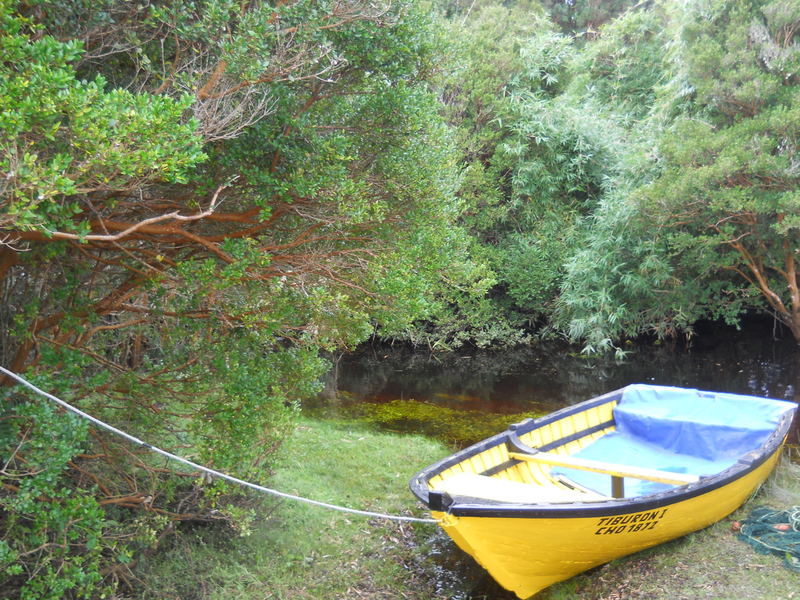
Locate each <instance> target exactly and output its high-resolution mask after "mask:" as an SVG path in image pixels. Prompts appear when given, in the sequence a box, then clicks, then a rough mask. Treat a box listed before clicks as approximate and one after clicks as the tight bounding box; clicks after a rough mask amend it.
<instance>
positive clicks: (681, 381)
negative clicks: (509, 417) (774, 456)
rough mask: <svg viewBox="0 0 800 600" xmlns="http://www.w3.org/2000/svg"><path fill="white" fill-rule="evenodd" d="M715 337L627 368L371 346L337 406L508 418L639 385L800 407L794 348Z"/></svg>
mask: <svg viewBox="0 0 800 600" xmlns="http://www.w3.org/2000/svg"><path fill="white" fill-rule="evenodd" d="M714 339H715V341H716V342H717V343H715V344H713V345H705V346H697V345H695V346H693V347H686V346H683V345H681V346H676V345H661V346H654V345H650V346H642V347H637V348H635V349H634V348H632V352H631V354H630V355H629V356H628V358H627V359H625V360H624V361H617V360H614V359H613V358H612V357H592V358H587V357H583V356H580V355H579V354H578V353H577V351H576V349H575V348H574V347H570V346H567V345H565V344H559V343H545V344H541V345H538V346H536V347H534V348H524V349H515V350H508V351H503V352H474V353H470V354H451V355H445V356H442V355H432V354H427V353H419V352H413V351H410V350H409V349H407V348H396V349H393V348H387V347H369V348H366V349H364V350H362V351H361V352H360V353H358V354H355V355H349V356H343V357H341V358H340V360H339V361H338V364H337V367H336V368H335V369H334V371H332V373H331V375H330V380H329V381H328V392H329V393H328V398H329V399H330V398H331V397H332V396H334V395H335V394H336V393H337V392H347V394H348V395H349V396H350V397H355V398H356V399H357V400H358V401H367V402H382V401H389V400H396V399H415V400H418V401H424V402H428V403H434V404H437V405H441V406H444V407H448V408H454V409H459V410H475V411H480V412H487V413H501V414H505V413H519V412H524V411H526V410H535V411H536V412H540V411H541V410H542V409H550V410H553V409H556V408H559V407H562V406H566V405H569V404H574V403H576V402H579V401H581V400H585V399H587V398H590V397H592V396H596V395H598V394H601V393H604V392H608V391H611V390H614V389H617V388H621V387H624V386H625V385H628V384H630V383H654V384H660V385H674V386H680V387H695V388H699V389H707V390H714V391H724V392H734V393H742V394H752V395H756V396H768V397H772V398H780V399H785V400H795V401H798V400H800V394H798V389H800V385H798V384H799V383H800V381H799V379H800V353H799V352H798V348H797V344H796V343H795V342H794V341H793V340H791V339H787V338H785V337H784V338H782V339H778V340H776V339H773V338H772V336H771V335H764V334H763V332H761V331H759V330H758V329H753V328H751V329H749V330H748V331H745V332H742V333H738V334H737V333H735V332H730V331H727V330H723V331H721V332H720V333H719V335H718V336H716V337H715V338H714ZM340 399H341V398H340Z"/></svg>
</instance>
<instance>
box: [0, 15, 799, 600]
mask: <svg viewBox="0 0 800 600" xmlns="http://www.w3.org/2000/svg"><path fill="white" fill-rule="evenodd" d="M798 31H800V9H798V8H797V7H796V6H795V5H794V4H793V3H790V2H784V1H780V0H771V1H767V0H747V1H736V2H733V1H726V0H693V1H691V2H686V3H672V2H668V1H666V0H664V1H661V2H659V1H653V2H637V3H632V2H603V3H600V2H596V1H586V2H577V1H576V2H549V1H542V2H535V1H533V0H520V1H519V2H505V3H500V2H495V1H493V0H477V1H474V2H463V1H460V0H459V1H456V2H446V3H433V5H432V6H427V5H426V6H423V4H422V3H419V2H415V1H413V0H386V1H385V2H381V3H374V2H365V1H363V0H348V1H347V2H340V1H335V2H327V1H325V2H317V1H312V0H291V1H289V2H276V3H269V2H260V1H259V2H240V1H234V0H221V1H220V0H216V1H203V2H194V1H189V0H179V1H169V2H167V1H163V2H162V1H158V2H149V3H143V4H142V3H129V2H123V1H121V0H100V1H91V2H90V1H86V0H0V56H2V60H0V284H2V285H1V286H0V293H2V302H0V360H2V364H3V365H5V366H8V367H10V368H12V369H14V370H15V371H18V372H27V373H28V374H29V375H30V376H31V377H34V378H37V381H39V382H40V383H41V384H42V385H44V386H45V387H47V388H48V389H50V390H52V391H57V392H58V393H59V394H61V395H62V396H63V397H65V398H66V399H68V400H70V401H72V402H74V403H76V404H78V405H79V406H80V407H81V408H84V409H86V410H88V411H89V412H91V413H93V414H96V415H97V416H98V417H100V418H103V419H106V420H108V421H110V422H113V423H114V424H115V425H117V426H119V427H121V428H123V429H126V430H129V431H131V432H132V433H133V434H135V435H137V436H139V437H142V438H145V439H149V440H152V441H153V442H154V443H158V444H159V445H162V446H165V447H168V448H172V449H175V450H178V451H180V452H181V453H183V454H186V455H188V456H192V457H195V458H197V459H199V460H202V461H204V462H207V463H209V464H211V465H214V466H216V467H219V468H222V469H226V470H229V471H232V472H234V473H236V474H238V475H242V476H249V477H254V478H256V477H261V476H264V474H267V473H269V471H270V467H271V465H272V455H273V453H274V451H275V449H276V448H277V447H278V446H279V445H280V443H281V441H282V440H283V439H284V437H285V435H286V432H287V431H289V429H290V427H291V424H292V422H293V419H294V418H295V416H296V415H297V412H298V410H299V404H300V402H299V401H300V400H302V399H303V398H307V397H309V396H312V395H314V394H315V393H316V392H317V390H318V387H319V384H318V379H319V376H320V374H321V373H323V372H324V371H325V369H327V368H328V364H327V362H326V361H325V360H323V359H322V358H321V356H323V355H324V353H325V352H329V351H332V350H336V349H341V348H351V347H353V346H355V345H357V344H359V343H360V342H362V341H364V340H366V339H367V338H369V337H370V336H380V337H383V338H390V339H394V340H397V339H401V340H406V341H410V342H411V343H413V344H418V345H425V346H427V347H429V348H432V349H442V348H448V347H456V346H459V345H463V344H474V345H477V346H481V347H491V346H498V345H512V344H521V343H527V342H529V341H530V340H531V339H533V338H534V336H536V335H546V334H550V335H563V336H566V337H569V338H570V339H572V340H573V341H576V342H580V343H581V344H583V345H584V346H585V348H586V349H587V350H594V351H601V350H608V349H614V348H621V347H622V345H621V342H622V341H624V340H625V339H628V338H632V337H636V336H642V335H655V336H662V337H663V336H678V335H691V333H692V326H693V324H694V323H695V322H697V320H699V319H704V318H714V319H720V318H721V319H725V320H726V321H727V322H729V323H736V322H738V321H739V319H741V318H742V316H743V315H745V314H747V313H748V312H752V311H761V312H768V313H769V314H773V315H774V316H775V318H776V319H778V320H779V321H781V322H782V323H784V324H785V325H786V326H787V328H788V329H789V330H791V332H792V333H793V334H794V336H795V337H796V338H797V339H798V340H800V283H798V275H797V265H796V260H797V258H796V253H797V247H798V242H800V240H798V238H797V236H798V229H800V216H799V215H800V206H798V194H797V188H798V184H799V183H800V181H799V180H798V178H799V177H800V169H798V164H800V163H798V157H797V140H798V137H800V129H799V127H800V126H798V123H800V105H798V91H799V90H800V88H799V87H798V86H799V85H800V81H798V77H799V76H798V69H800V39H798ZM6 383H8V382H6ZM0 401H2V402H3V405H2V406H3V414H2V415H0V447H2V448H3V456H4V460H3V463H2V464H3V465H4V467H3V469H2V471H0V479H1V480H2V489H1V490H0V506H2V511H3V512H2V519H0V568H2V569H3V571H4V573H5V574H6V575H7V577H5V578H4V579H3V581H2V582H0V592H2V595H3V596H4V597H9V598H33V597H58V596H67V597H68V596H75V597H81V596H83V597H93V596H97V595H100V594H101V593H103V590H107V591H108V592H109V593H111V591H110V590H112V589H113V588H114V587H115V586H117V585H119V584H120V582H131V581H133V579H131V578H130V573H131V572H133V571H134V570H135V568H136V560H137V559H136V558H132V557H133V556H136V555H142V553H146V552H151V551H152V549H153V548H155V547H157V546H158V544H159V542H162V541H163V540H164V539H165V538H166V537H168V536H169V535H171V534H173V533H174V532H176V531H177V530H179V524H180V522H183V521H192V522H211V521H219V522H222V523H224V524H225V525H226V526H229V527H233V528H234V529H235V530H236V531H238V532H239V533H246V532H247V531H248V519H250V518H251V517H252V512H251V508H252V507H251V506H250V504H249V502H248V501H246V500H245V499H243V498H242V497H241V496H240V495H238V494H237V491H236V490H232V489H229V488H226V487H225V486H221V485H218V484H212V483H211V482H208V481H202V480H197V479H196V478H195V477H194V476H192V475H191V474H188V473H173V472H172V471H171V470H170V469H165V468H164V465H163V464H162V463H161V462H158V461H155V459H153V457H151V456H148V455H147V454H146V453H144V452H143V451H140V450H139V449H135V448H131V447H128V446H126V445H125V444H122V443H120V442H119V441H118V440H114V439H111V438H109V437H107V436H105V435H102V434H100V433H98V432H96V431H94V430H93V429H91V428H90V429H88V430H86V429H84V428H83V426H78V425H76V424H75V423H74V421H73V420H72V419H67V418H66V417H64V416H63V415H61V414H59V413H56V412H53V411H52V410H51V409H50V408H48V407H46V406H44V405H42V403H41V402H42V401H41V400H40V399H38V398H34V397H31V396H29V395H27V394H23V393H22V392H20V391H19V389H17V388H13V387H8V388H7V389H5V390H4V391H3V393H2V396H0ZM45 438H46V439H47V444H45V443H44V442H43V439H45ZM48 452H51V453H52V457H51V458H49V459H48V458H47V456H48V454H47V453H48ZM45 463H46V464H45ZM56 574H58V575H59V578H58V581H57V582H56ZM59 586H60V587H59ZM47 594H50V596H48V595H47Z"/></svg>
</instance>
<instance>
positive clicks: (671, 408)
mask: <svg viewBox="0 0 800 600" xmlns="http://www.w3.org/2000/svg"><path fill="white" fill-rule="evenodd" d="M796 407H797V405H796V404H794V403H792V402H785V401H782V400H773V399H770V398H759V397H756V396H743V395H738V394H727V393H717V392H703V391H700V390H693V389H684V388H674V387H663V386H652V385H631V386H628V387H627V388H625V389H624V391H623V394H622V399H621V400H620V402H619V403H618V404H617V406H616V408H615V409H614V420H615V421H616V426H617V431H616V432H614V433H611V434H608V435H605V436H603V437H602V438H600V439H599V440H597V441H596V442H594V443H593V444H591V445H589V446H587V447H586V448H583V449H582V450H581V451H580V452H578V453H577V454H575V456H578V457H581V458H588V459H593V460H600V461H605V462H612V463H620V464H627V465H636V466H641V467H648V468H651V469H658V470H661V471H671V472H674V473H691V474H693V475H713V474H714V473H718V472H720V471H722V470H724V469H726V468H728V467H729V466H731V465H733V464H734V463H735V462H736V461H737V460H738V459H739V458H740V457H741V456H743V455H744V454H746V453H747V452H749V451H751V450H757V449H758V448H760V447H761V446H762V445H763V444H764V442H765V441H766V440H767V438H768V437H769V435H770V434H771V433H772V432H773V431H775V428H776V427H777V425H778V423H779V422H780V420H781V418H782V417H783V415H784V414H786V413H788V412H791V411H793V410H794V409H795V408H796ZM553 473H556V474H563V475H565V476H566V477H568V478H569V479H572V480H573V481H575V482H576V483H579V484H581V485H583V486H585V487H587V488H590V489H593V490H595V491H597V492H600V493H601V494H605V495H611V477H610V476H608V475H603V474H601V473H591V472H589V471H580V470H577V469H568V468H557V469H553ZM670 487H674V486H670V485H667V484H662V483H656V482H652V481H644V480H638V479H633V478H626V479H625V497H634V496H640V495H645V494H651V493H654V492H657V491H661V490H665V489H668V488H670Z"/></svg>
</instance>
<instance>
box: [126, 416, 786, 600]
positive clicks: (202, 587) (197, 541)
mask: <svg viewBox="0 0 800 600" xmlns="http://www.w3.org/2000/svg"><path fill="white" fill-rule="evenodd" d="M449 453H450V450H449V449H448V448H447V447H445V446H444V445H442V444H440V443H438V442H436V441H433V440H431V439H428V438H425V437H422V436H415V435H402V434H394V433H387V432H377V431H375V430H372V429H369V428H368V427H366V426H363V425H354V424H349V423H346V422H334V421H324V420H311V419H306V420H303V421H302V422H301V423H300V424H299V425H298V427H297V428H296V429H295V431H294V434H293V435H292V437H291V438H290V439H289V440H287V442H286V443H285V445H284V446H283V448H282V450H281V455H280V462H279V464H278V465H277V466H276V474H275V476H274V477H273V478H272V480H271V481H270V485H271V486H273V487H275V488H277V489H280V490H283V491H287V492H290V493H295V494H298V495H301V496H307V497H310V498H314V499H316V500H321V501H324V502H330V503H333V504H340V505H345V506H350V507H353V508H361V509H366V510H370V511H375V512H381V513H390V514H408V515H414V516H425V513H424V512H423V511H422V510H421V509H420V508H419V507H418V505H417V503H416V502H415V500H414V499H413V497H412V495H411V494H410V492H409V491H408V488H407V482H408V479H409V478H410V477H411V476H412V475H413V474H414V473H415V472H416V471H417V470H418V469H419V468H421V467H423V466H425V465H427V464H430V463H431V462H433V461H435V460H437V459H439V458H441V457H443V456H446V455H447V454H449ZM761 504H769V505H772V506H774V507H776V508H786V507H789V506H792V505H798V504H800V467H799V466H798V465H796V464H794V465H792V464H789V463H788V461H785V462H784V464H782V465H781V466H780V467H779V469H778V470H777V472H776V474H775V475H774V476H773V477H772V478H771V479H770V481H769V482H768V483H767V484H766V485H765V486H764V488H763V489H762V491H761V492H760V493H759V495H758V496H757V497H756V498H754V499H753V500H751V501H750V502H749V503H748V504H747V505H745V506H744V507H743V508H741V509H740V510H739V511H737V512H736V513H734V515H732V516H731V517H730V518H727V519H725V520H723V521H721V522H720V523H718V524H716V525H714V526H712V527H710V528H708V529H706V530H704V531H701V532H698V533H695V534H692V535H689V536H686V537H684V538H681V539H679V540H675V541H673V542H670V543H667V544H663V545H660V546H658V547H656V548H652V549H649V550H646V551H644V552H640V553H638V554H635V555H632V556H629V557H625V558H622V559H619V560H617V561H614V562H612V563H610V564H608V565H605V566H602V567H599V568H597V569H594V570H592V571H590V572H588V573H586V574H583V575H580V576H578V577H575V578H573V579H571V580H569V581H566V582H563V583H561V584H557V585H555V586H553V587H551V588H549V589H547V590H544V591H543V592H542V593H540V594H539V595H538V596H537V597H536V600H622V599H624V600H645V599H646V600H681V599H686V600H689V599H691V600H698V599H712V600H743V599H745V598H747V599H748V600H767V599H769V600H774V599H780V600H790V599H793V598H796V599H798V600H800V588H798V576H797V573H795V572H792V571H790V570H788V569H786V568H784V567H783V566H782V564H781V559H780V558H779V557H775V556H771V555H762V554H758V553H756V552H755V550H753V549H752V548H751V547H750V546H749V545H747V544H746V543H744V542H742V541H741V540H740V539H739V538H738V537H737V536H736V535H735V534H734V533H733V532H732V531H731V523H732V522H733V520H735V519H742V518H744V517H745V516H746V515H747V514H748V513H749V512H750V510H752V508H754V507H755V506H758V505H761ZM136 574H137V576H138V577H139V582H138V584H137V585H136V588H135V589H137V590H138V591H137V594H136V595H135V596H134V597H135V598H140V599H148V600H149V599H156V598H158V599H159V600H162V599H163V600H168V599H171V598H174V599H178V598H179V599H181V600H223V599H224V600H265V599H276V600H300V599H303V600H305V599H308V600H311V599H313V600H334V599H336V600H338V599H344V598H347V599H354V598H355V599H358V598H365V599H370V600H382V599H387V600H388V599H392V600H394V599H399V598H405V599H409V600H445V599H448V600H454V599H457V600H470V599H474V600H478V599H480V600H499V599H503V600H505V599H510V598H513V596H512V595H511V594H509V593H507V592H504V591H502V590H500V589H499V588H498V587H497V586H496V585H495V584H492V583H488V584H487V577H486V576H485V574H484V572H483V570H482V569H480V567H478V566H477V565H475V564H474V562H473V561H472V560H471V559H469V558H468V557H466V556H465V555H464V554H463V553H462V552H461V551H460V550H458V549H457V548H455V546H454V545H453V544H452V543H451V542H450V541H449V540H448V539H447V538H446V536H444V534H442V533H441V532H440V531H439V529H438V528H437V527H434V526H431V525H424V524H420V525H418V524H415V525H409V524H398V523H394V522H387V521H382V520H377V519H370V518H364V517H360V516H353V515H346V514H343V513H338V512H331V511H328V510H325V509H321V508H317V507H312V506H308V505H304V504H298V503H296V502H290V501H279V502H276V501H273V500H265V501H264V503H263V505H262V506H261V508H260V511H259V513H258V518H257V519H256V521H255V523H254V527H253V532H252V533H251V535H249V536H247V537H239V536H236V535H235V534H232V533H231V532H229V531H227V530H222V529H220V528H217V527H208V526H205V527H200V528H196V529H194V530H191V531H184V532H183V533H182V534H181V535H180V536H176V537H175V538H173V539H172V540H170V542H169V543H168V544H167V545H166V547H165V548H164V549H163V550H160V551H159V552H158V553H156V554H155V555H154V556H152V557H149V558H146V559H145V558H143V559H142V563H141V564H140V565H139V567H138V569H137V572H136Z"/></svg>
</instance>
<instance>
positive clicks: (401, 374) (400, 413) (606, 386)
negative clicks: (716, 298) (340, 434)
mask: <svg viewBox="0 0 800 600" xmlns="http://www.w3.org/2000/svg"><path fill="white" fill-rule="evenodd" d="M630 350H631V352H630V354H629V356H628V357H627V358H626V359H625V360H623V361H617V360H614V359H613V358H611V357H607V358H596V357H595V358H588V357H584V356H580V355H579V353H578V352H579V351H578V349H577V348H574V347H569V346H566V345H563V344H559V343H544V344H540V345H537V346H536V347H533V348H528V349H518V350H510V351H502V352H472V353H462V354H451V355H446V356H442V355H431V354H429V353H424V352H412V351H410V350H408V349H405V348H387V347H385V346H374V347H367V348H365V349H362V350H361V352H359V353H358V354H355V355H345V356H342V357H340V358H339V360H338V361H337V363H336V368H335V369H334V371H333V372H332V373H331V375H330V377H329V379H328V381H327V385H326V390H325V392H323V394H322V395H321V397H320V399H319V400H318V401H317V402H315V403H314V404H313V406H312V407H310V408H313V409H315V410H319V411H321V412H323V413H327V414H336V413H342V414H344V413H346V414H349V415H350V416H352V415H353V414H356V415H359V416H362V417H363V418H365V419H366V420H369V421H371V422H375V423H378V424H379V425H382V426H384V427H386V428H388V429H393V430H400V431H408V432H420V433H424V434H427V435H432V436H437V437H440V438H442V439H444V441H446V442H448V443H451V444H453V445H460V446H463V445H466V444H469V443H472V442H475V441H477V440H479V439H482V438H483V437H486V436H487V435H490V434H492V433H496V432H498V431H500V430H502V429H504V428H505V426H506V425H507V424H508V423H510V422H514V421H515V420H519V419H521V418H523V417H524V416H536V415H541V414H545V413H548V412H551V411H553V410H555V409H557V408H560V407H563V406H567V405H570V404H574V403H577V402H580V401H582V400H585V399H587V398H590V397H593V396H596V395H599V394H602V393H605V392H608V391H611V390H615V389H617V388H621V387H623V386H625V385H628V384H630V383H653V384H659V385H671V386H680V387H694V388H699V389H705V390H714V391H725V392H733V393H742V394H752V395H756V396H768V397H772V398H779V399H785V400H793V401H796V402H797V401H800V351H798V346H797V344H796V343H795V342H794V340H793V339H791V336H787V335H782V336H776V335H775V332H774V331H773V327H772V323H771V322H769V321H766V322H765V321H761V322H756V323H750V324H749V325H748V326H747V327H746V328H745V329H744V330H743V331H738V332H737V331H735V330H732V329H728V328H722V327H720V328H716V329H714V330H713V331H711V332H704V335H703V336H702V337H701V338H700V339H699V341H696V342H695V343H694V344H693V345H691V346H689V347H687V346H686V345H685V344H682V343H681V344H675V345H671V344H662V345H648V346H641V347H635V348H634V347H631V348H630ZM443 423H444V425H447V426H443ZM482 424H483V425H485V427H481V425H482ZM792 438H793V439H792V440H790V441H795V442H796V441H797V438H798V433H797V431H795V432H794V433H793V434H792ZM424 466H426V465H419V467H420V468H422V467H424ZM443 554H445V555H447V554H452V556H450V557H447V556H445V557H443V558H442V565H443V566H442V570H443V573H444V575H443V577H445V578H447V577H450V578H453V579H460V580H462V582H463V579H464V578H465V577H466V578H468V579H471V582H470V583H469V584H468V586H469V588H470V591H468V592H464V595H459V596H457V597H458V598H462V599H467V598H474V599H479V598H495V599H511V598H514V596H513V595H510V594H508V593H507V592H504V591H502V590H500V589H499V588H498V587H497V586H496V584H494V583H493V582H492V581H491V580H490V579H489V578H488V576H484V575H483V572H482V570H481V569H480V568H478V567H477V566H471V565H469V563H465V562H464V561H465V559H464V558H463V556H461V553H458V552H457V551H455V550H454V549H453V550H452V551H450V552H448V551H444V552H443ZM454 557H457V558H454ZM448 561H450V562H448Z"/></svg>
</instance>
